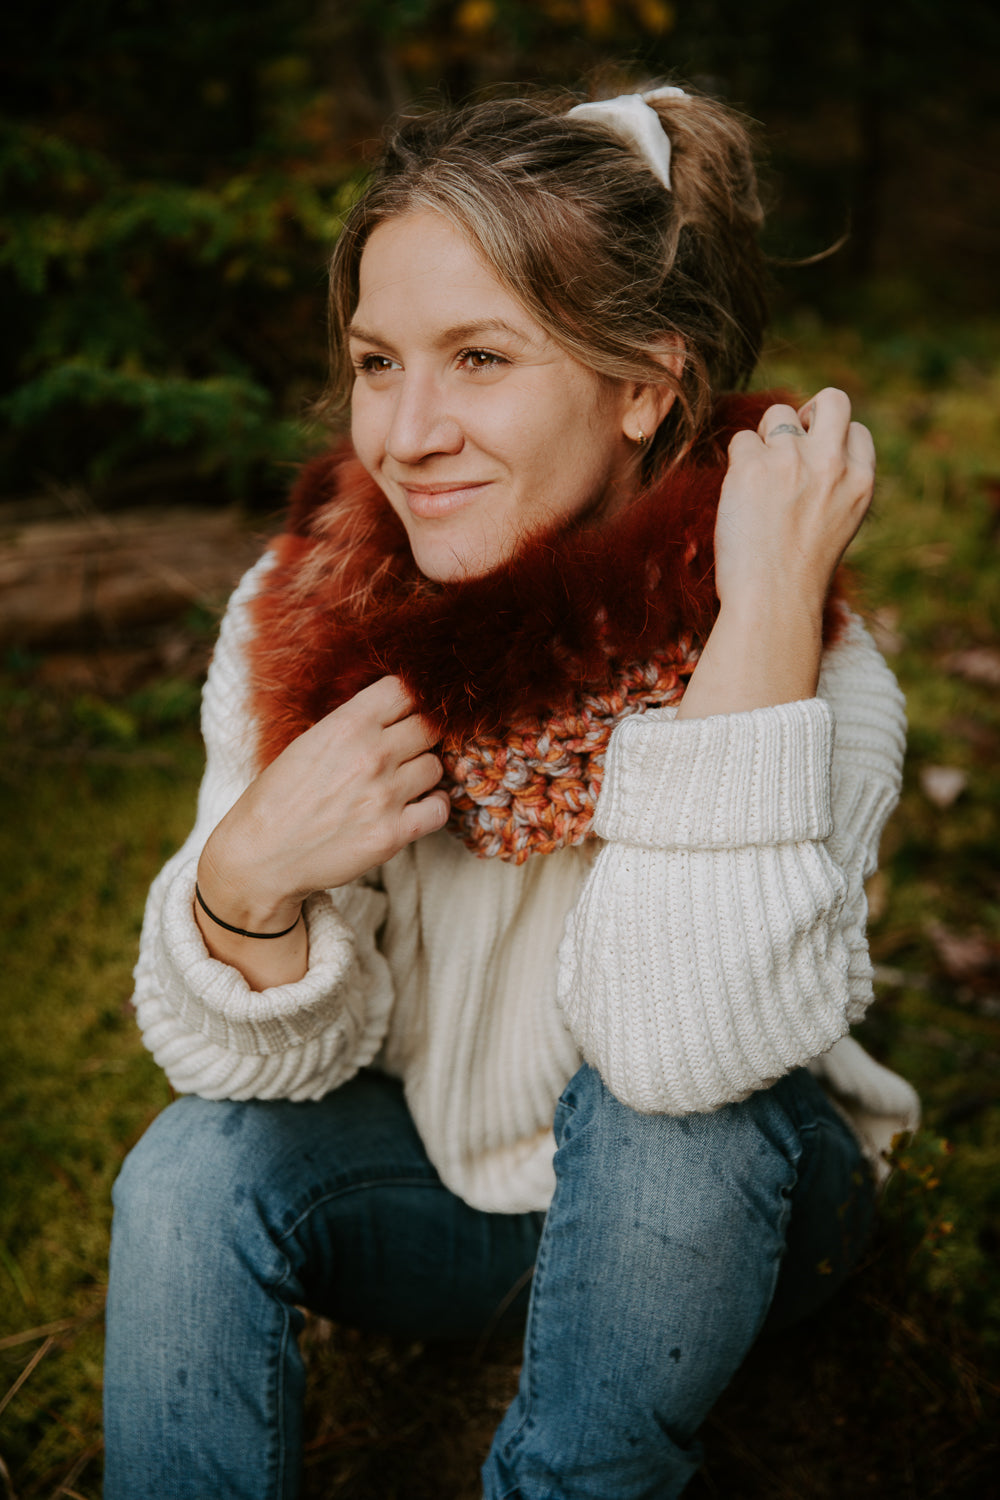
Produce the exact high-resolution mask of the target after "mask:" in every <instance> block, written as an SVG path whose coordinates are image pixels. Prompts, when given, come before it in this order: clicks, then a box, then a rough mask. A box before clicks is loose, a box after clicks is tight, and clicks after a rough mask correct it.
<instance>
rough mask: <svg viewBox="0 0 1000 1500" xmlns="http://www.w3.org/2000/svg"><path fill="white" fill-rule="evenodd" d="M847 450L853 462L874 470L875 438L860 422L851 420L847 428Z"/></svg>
mask: <svg viewBox="0 0 1000 1500" xmlns="http://www.w3.org/2000/svg"><path fill="white" fill-rule="evenodd" d="M847 452H848V454H849V455H850V458H851V460H852V461H853V462H854V463H858V464H864V465H865V466H866V467H870V468H871V470H872V472H873V473H874V471H875V440H874V438H873V437H872V435H871V433H870V432H869V431H868V428H867V427H865V426H863V425H862V423H861V422H852V423H851V425H850V427H848V429H847Z"/></svg>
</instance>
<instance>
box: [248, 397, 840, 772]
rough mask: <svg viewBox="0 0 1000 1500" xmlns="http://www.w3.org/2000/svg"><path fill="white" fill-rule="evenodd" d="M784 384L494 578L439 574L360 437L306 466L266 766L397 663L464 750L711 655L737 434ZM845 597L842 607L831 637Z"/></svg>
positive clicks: (268, 593) (267, 588) (830, 614)
mask: <svg viewBox="0 0 1000 1500" xmlns="http://www.w3.org/2000/svg"><path fill="white" fill-rule="evenodd" d="M775 399H778V398H776V397H775V395H774V393H758V394H754V395H739V396H727V397H724V398H723V399H722V400H721V401H720V402H719V403H718V406H717V408H716V412H715V420H714V421H713V423H712V425H711V430H710V431H708V432H707V433H706V434H705V436H704V437H703V439H702V440H701V442H700V443H699V445H698V446H697V448H696V449H695V450H694V451H693V452H692V453H691V454H690V455H689V457H688V459H687V460H686V461H685V463H684V464H683V465H682V466H681V467H680V468H679V469H677V470H676V471H674V472H672V473H670V474H668V475H667V476H666V477H665V478H664V479H663V480H661V481H660V482H659V483H658V484H656V485H655V486H653V487H652V488H650V489H649V490H647V491H646V492H645V493H643V494H642V495H641V496H640V497H639V498H638V499H637V500H636V501H635V502H634V503H633V504H632V505H631V506H630V507H628V508H627V509H626V510H625V511H623V512H622V513H620V514H619V515H617V516H615V517H614V518H613V519H612V520H610V521H606V522H604V523H603V524H601V525H600V526H587V525H576V526H570V527H567V528H564V529H562V530H558V531H554V532H550V533H547V534H544V535H541V536H536V537H534V538H532V539H531V540H529V541H528V542H526V544H525V545H524V546H523V547H522V548H521V549H520V550H519V551H518V553H517V554H516V556H515V557H514V558H513V559H512V560H511V561H510V563H508V564H507V565H505V566H504V567H502V568H500V569H498V570H497V571H495V572H493V573H491V574H489V575H487V576H486V577H483V578H475V579H469V580H464V581H461V582H456V583H445V584H441V583H434V582H431V581H430V580H428V579H426V578H424V577H423V576H422V575H421V574H420V573H419V572H418V571H417V568H416V566H415V564H414V562H413V559H412V556H411V554H410V550H409V545H408V543H407V540H406V535H405V532H404V530H403V527H402V525H401V524H400V522H399V521H398V520H397V518H396V516H395V515H394V514H393V512H392V511H391V509H390V508H389V506H388V505H387V504H386V502H385V500H384V498H383V497H382V494H381V492H380V491H379V490H378V488H377V486H376V485H375V484H374V482H373V481H372V479H371V478H370V477H369V476H368V475H367V473H366V472H365V471H364V469H363V468H362V467H361V465H360V463H359V462H358V460H357V459H356V458H355V457H354V456H353V454H352V453H351V450H350V448H349V447H344V448H341V449H339V450H336V451H333V452H330V453H328V454H325V455H323V456H321V457H319V458H317V459H315V460H313V461H312V462H311V463H309V464H308V465H307V466H306V467H305V468H304V469H303V471H302V473H301V475H300V478H299V480H298V483H297V484H296V486H295V489H294V491H293V493H292V497H291V503H290V512H289V519H288V524H287V529H286V530H285V531H284V532H283V533H282V534H281V535H280V536H278V537H277V538H276V540H275V541H274V542H273V544H272V548H273V551H274V554H275V563H274V566H273V567H272V568H271V569H270V571H269V572H268V574H267V576H266V579H265V581H264V584H263V588H262V591H261V593H260V594H259V596H258V597H257V598H256V600H255V601H254V604H253V606H252V608H253V621H254V636H253V640H252V644H251V647H250V693H251V699H250V706H251V710H252V712H253V715H254V717H255V720H256V723H257V726H258V729H257V733H258V742H257V750H258V763H259V764H260V765H261V766H263V765H266V764H267V763H268V762H270V761H271V760H272V759H274V757H275V756H276V755H278V754H279V753H280V751H281V750H283V749H284V748H285V746H286V745H288V744H289V743H290V742H291V741H292V740H293V739H294V738H295V737H296V736H297V735H299V734H301V733H302V732H303V731H304V730H305V729H307V728H308V727H309V726H310V725H311V724H314V723H315V722H316V721H317V720H318V719H320V718H321V717H322V716H323V715H324V714H327V713H329V712H330V711H331V710H332V709H334V708H336V707H338V706H339V705H340V704H341V703H343V702H345V701H346V700H347V699H348V698H350V697H352V696H353V695H354V694H355V693H357V692H359V691H360V690H361V688H363V687H365V686H367V685H368V684H369V683H371V682H373V681H375V680H376V678H378V677H380V676H383V675H385V674H387V673H393V674H396V675H398V676H399V677H401V678H402V680H403V682H404V683H405V684H406V686H407V688H408V689H409V691H410V693H411V694H412V695H413V698H414V700H415V702H416V704H417V706H418V708H419V709H420V711H421V712H422V713H424V714H426V715H427V716H428V717H429V718H430V719H431V720H432V721H433V722H434V724H435V725H436V726H437V727H438V728H439V730H440V732H441V736H442V742H443V744H444V745H445V747H446V748H447V747H451V748H452V749H455V750H457V749H458V748H459V747H460V746H461V745H462V744H464V743H466V742H468V741H470V740H474V739H476V738H477V737H479V736H483V735H496V734H498V733H500V732H501V731H502V730H503V728H504V726H507V725H510V724H512V723H513V722H515V721H521V722H523V721H524V720H525V718H526V717H527V718H532V717H537V718H540V719H543V720H544V719H545V718H547V717H548V716H549V715H550V714H551V713H552V712H554V711H558V710H560V709H561V708H562V707H564V706H565V705H567V704H569V703H571V702H573V701H575V700H577V699H578V698H579V697H580V696H581V695H582V694H584V693H588V692H598V693H600V692H603V691H606V690H607V689H608V687H609V686H610V685H611V684H612V683H613V682H614V681H615V680H616V679H617V677H618V676H619V675H620V672H621V671H622V669H623V668H626V667H628V666H629V665H630V664H632V663H635V662H645V661H647V660H650V659H651V658H653V657H654V656H656V655H657V654H664V653H669V652H671V651H673V650H675V649H676V648H677V647H678V646H681V647H683V648H684V649H686V650H687V651H689V652H694V653H697V651H698V650H699V649H700V647H701V646H702V645H703V644H704V642H705V640H706V639H707V637H708V634H709V632H710V630H711V628H712V624H713V622H714V619H715V615H716V612H717V609H718V601H717V599H716V596H715V585H714V574H713V563H712V537H713V532H714V527H715V511H716V506H717V504H718V498H719V490H720V486H721V483H722V479H723V476H724V474H725V470H726V448H727V444H728V441H729V439H730V437H731V436H732V435H733V433H734V432H736V431H738V430H739V429H741V428H744V427H756V425H757V423H758V422H759V420H760V418H761V416H762V415H763V413H764V411H765V410H766V408H767V406H769V405H770V404H772V402H773V401H774V400H775ZM836 618H837V611H836V608H835V605H834V604H833V603H831V605H830V606H828V609H827V629H826V634H827V639H828V640H829V639H830V637H831V634H832V633H833V632H835V629H836Z"/></svg>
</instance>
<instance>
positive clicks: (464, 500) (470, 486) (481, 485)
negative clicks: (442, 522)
mask: <svg viewBox="0 0 1000 1500" xmlns="http://www.w3.org/2000/svg"><path fill="white" fill-rule="evenodd" d="M489 484H490V481H489V480H488V479H480V480H459V481H458V482H456V483H443V484H421V485H409V484H400V489H401V490H402V491H403V494H404V495H405V496H406V504H407V506H408V508H409V511H410V514H411V515H413V516H416V517H417V519H418V520H421V521H434V520H437V519H438V518H439V517H440V516H447V515H450V514H451V513H452V512H453V511H456V510H461V509H462V508H463V506H466V505H470V504H471V503H472V502H473V501H474V500H477V499H478V498H479V496H480V495H481V494H482V492H483V491H484V490H485V489H486V488H487V486H488V485H489Z"/></svg>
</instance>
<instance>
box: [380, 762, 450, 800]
mask: <svg viewBox="0 0 1000 1500" xmlns="http://www.w3.org/2000/svg"><path fill="white" fill-rule="evenodd" d="M443 774H444V767H443V766H442V764H441V762H440V761H439V760H438V758H437V756H436V755H430V754H429V753H428V754H425V755H418V756H417V757H416V759H415V760H407V761H404V762H403V764H402V765H401V766H400V767H399V769H398V770H397V771H396V774H395V776H394V777H393V779H392V787H393V791H394V792H395V793H396V795H397V796H398V797H399V799H400V801H401V802H415V801H416V800H417V798H418V797H424V796H426V795H427V793H428V792H430V791H433V789H434V788H435V787H436V786H437V784H438V782H439V781H440V780H441V777H442V775H443Z"/></svg>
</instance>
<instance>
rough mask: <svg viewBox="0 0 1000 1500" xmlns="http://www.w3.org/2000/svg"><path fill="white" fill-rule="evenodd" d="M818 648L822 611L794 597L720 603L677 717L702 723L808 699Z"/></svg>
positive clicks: (812, 689) (813, 686)
mask: <svg viewBox="0 0 1000 1500" xmlns="http://www.w3.org/2000/svg"><path fill="white" fill-rule="evenodd" d="M822 649H823V613H822V606H819V607H817V606H815V605H808V604H806V603H805V602H803V601H802V600H798V599H794V598H792V599H785V598H776V599H772V600H761V601H759V602H758V601H749V600H748V601H740V602H739V603H735V604H729V605H726V604H724V605H723V606H722V608H721V610H720V612H719V616H718V619H717V620H716V623H715V627H714V629H713V630H712V633H711V635H710V636H709V638H708V641H707V642H706V645H705V649H704V651H703V652H702V654H701V659H700V661H699V662H698V665H697V667H696V668H695V671H694V673H693V675H692V677H691V681H690V683H689V684H688V688H687V691H686V692H685V694H684V697H683V699H682V700H681V704H680V708H679V710H678V714H677V717H678V718H679V719H705V718H709V717H710V716H711V715H713V714H733V713H745V712H747V711H748V710H750V709H754V708H772V707H774V706H775V705H776V704H779V703H796V702H799V701H800V700H801V699H804V698H812V697H814V696H815V693H816V684H817V681H818V679H819V666H820V657H821V655H822Z"/></svg>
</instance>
